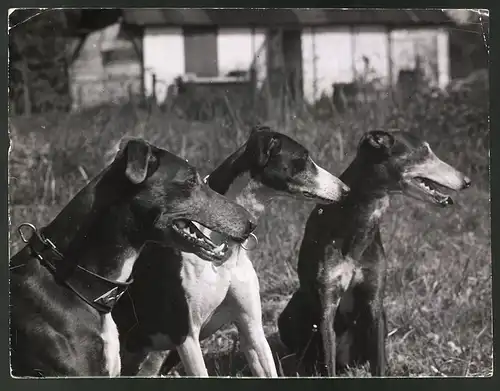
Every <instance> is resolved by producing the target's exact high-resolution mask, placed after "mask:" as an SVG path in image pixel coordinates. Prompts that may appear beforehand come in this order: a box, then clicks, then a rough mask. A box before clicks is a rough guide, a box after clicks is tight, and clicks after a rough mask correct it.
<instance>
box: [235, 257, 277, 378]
mask: <svg viewBox="0 0 500 391" xmlns="http://www.w3.org/2000/svg"><path fill="white" fill-rule="evenodd" d="M238 262H239V264H238V269H237V272H235V274H234V275H233V279H232V281H231V286H230V288H229V291H228V295H227V297H226V300H227V304H228V305H229V306H230V307H231V313H232V314H234V315H233V317H234V321H235V323H236V324H237V326H238V330H239V332H240V343H241V349H242V350H243V352H244V353H245V357H246V359H247V361H248V363H249V366H250V369H251V371H252V374H253V375H254V376H259V377H277V376H278V373H277V370H276V365H275V363H274V359H273V354H272V351H271V348H270V347H269V343H268V342H267V339H266V336H265V334H264V327H263V325H262V308H261V302H260V293H259V280H258V278H257V274H256V273H255V269H254V268H253V265H252V263H251V262H250V260H249V259H248V258H247V257H246V255H240V259H239V260H238Z"/></svg>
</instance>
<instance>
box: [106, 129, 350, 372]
mask: <svg viewBox="0 0 500 391" xmlns="http://www.w3.org/2000/svg"><path fill="white" fill-rule="evenodd" d="M207 183H208V184H209V186H210V187H211V188H212V189H214V190H215V191H217V192H218V193H220V194H224V195H226V196H227V197H228V198H230V199H232V200H235V202H236V203H238V204H239V205H241V206H243V207H245V208H246V209H247V210H248V211H249V212H250V213H251V214H252V216H253V217H254V219H255V220H257V219H258V217H259V216H260V215H262V214H263V213H264V212H265V205H266V204H267V203H268V202H269V200H270V199H272V198H274V197H277V196H287V197H295V198H298V199H302V200H310V201H315V202H322V203H331V202H337V201H339V200H342V199H343V198H344V197H345V195H346V194H347V192H348V188H347V186H345V185H344V184H343V183H342V182H341V181H340V180H339V179H338V178H336V177H335V176H333V175H332V174H330V173H328V172H327V171H326V170H324V169H323V168H321V167H319V166H318V165H317V164H316V163H315V162H314V161H313V160H312V158H311V156H310V154H309V152H308V151H307V150H306V148H304V147H303V146H302V145H301V144H299V143H297V142H296V141H294V140H293V139H291V138H289V137H287V136H285V135H283V134H281V133H278V132H275V131H272V130H271V129H269V128H266V127H256V128H254V129H253V132H252V133H251V135H250V136H249V138H248V140H247V142H246V143H245V144H244V145H243V146H242V147H240V148H239V149H238V150H237V151H236V152H234V153H233V154H232V155H231V156H229V157H228V158H227V159H226V160H225V161H224V162H223V163H222V164H221V165H220V166H219V167H217V168H216V169H215V170H214V171H213V172H212V173H211V174H210V176H209V177H208V178H207ZM204 233H205V234H206V235H210V238H211V240H212V241H213V242H214V243H216V244H220V246H226V244H225V243H224V242H221V235H219V234H218V233H214V232H210V231H209V230H207V229H205V230H204ZM244 247H245V245H244V246H241V245H240V244H239V243H235V242H230V243H229V250H228V252H227V254H228V255H227V256H225V257H222V258H221V257H219V258H217V259H216V258H214V257H206V256H198V255H195V254H189V253H186V252H182V251H180V250H177V249H175V248H172V247H170V248H167V247H160V246H157V245H155V246H154V247H153V246H150V247H149V249H147V250H146V251H145V252H144V254H143V255H141V257H144V258H147V259H144V262H142V261H141V262H139V263H140V264H141V266H140V270H138V274H137V277H136V280H137V281H136V283H135V284H134V286H133V287H131V289H130V290H129V292H130V296H131V301H129V300H123V301H121V302H120V303H119V305H118V306H117V307H116V308H115V311H114V312H113V316H115V318H116V320H117V324H118V327H119V329H120V335H121V336H122V337H123V341H124V346H125V348H126V349H125V350H128V351H131V352H134V354H131V355H130V356H129V357H132V358H131V359H130V360H129V363H130V365H126V364H125V358H124V372H123V374H124V375H140V376H153V375H157V374H158V373H159V371H160V367H161V365H162V363H163V361H164V358H165V357H166V355H167V351H169V350H172V351H171V353H170V356H169V357H168V359H167V360H166V361H165V365H164V366H163V370H164V371H168V370H169V368H170V367H171V366H172V365H174V364H177V363H178V362H179V359H181V360H182V363H183V365H184V369H185V370H186V373H187V374H188V375H191V376H207V375H208V373H207V369H206V366H205V363H204V360H203V355H202V351H201V348H200V342H199V341H200V339H204V338H207V337H208V336H210V335H211V334H213V333H214V332H215V331H217V330H218V329H219V328H221V327H222V326H223V325H225V324H227V323H231V322H234V323H235V324H236V325H237V327H238V330H239V334H240V342H241V344H240V346H241V348H242V350H243V351H244V353H245V356H246V358H247V360H248V362H249V365H250V369H251V370H252V373H253V374H254V375H255V376H269V377H274V376H277V372H276V366H275V363H274V360H273V356H272V353H271V350H270V348H269V344H268V342H267V340H266V336H265V335H264V330H263V326H262V313H261V302H260V293H259V281H258V279H257V274H256V272H255V270H254V267H253V265H252V262H251V260H250V257H249V253H248V252H247V251H246V250H245V248H244ZM165 259H166V260H168V261H162V260H165ZM134 309H135V310H134ZM131 326H135V327H133V328H132V330H130V331H129V329H130V327H131ZM173 349H175V350H173Z"/></svg>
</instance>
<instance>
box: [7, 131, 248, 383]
mask: <svg viewBox="0 0 500 391" xmlns="http://www.w3.org/2000/svg"><path fill="white" fill-rule="evenodd" d="M194 222H197V223H198V224H199V225H203V226H206V227H209V228H210V229H213V230H215V231H217V232H221V233H223V234H225V235H228V236H230V237H231V238H233V240H236V241H240V242H241V241H243V240H245V239H246V238H247V237H248V235H249V234H250V233H251V231H252V230H253V229H254V227H255V224H254V223H253V221H252V217H251V216H250V215H249V214H248V212H247V211H246V210H244V209H243V208H242V207H240V206H238V205H236V204H234V203H232V202H230V201H229V200H226V199H225V198H224V197H222V196H221V195H219V194H217V193H216V192H215V191H213V190H211V189H210V188H209V187H208V186H206V185H205V184H203V183H202V181H201V178H200V176H199V174H198V173H197V171H196V169H195V168H194V167H192V166H190V165H189V164H187V163H186V162H185V161H184V160H183V159H181V158H179V157H176V156H175V155H172V154H171V153H169V152H168V151H166V150H163V149H159V148H157V147H155V146H153V145H151V144H149V143H147V142H145V141H143V140H141V139H127V140H125V141H124V142H123V143H122V147H121V148H120V151H119V153H118V155H117V156H116V158H115V160H114V161H113V162H112V164H111V165H109V166H108V167H107V168H105V169H104V170H103V171H102V172H101V173H100V174H99V175H97V177H95V178H94V179H93V180H92V181H91V182H90V183H89V184H88V185H87V186H85V187H84V188H83V189H82V190H81V191H80V192H79V193H78V194H77V195H76V196H75V197H74V198H73V199H72V200H71V201H70V202H69V204H68V205H66V206H65V207H64V208H63V210H62V211H61V212H60V213H59V215H58V216H57V217H56V218H55V219H54V220H53V221H52V222H51V223H50V224H49V225H48V226H47V227H45V228H43V229H42V230H40V231H37V230H36V229H35V227H34V226H32V225H28V224H24V226H26V225H28V226H29V227H30V228H31V230H32V236H31V239H30V240H29V241H28V240H27V239H26V238H25V237H24V235H23V231H22V230H21V227H20V232H21V236H22V238H23V241H25V242H26V243H28V244H27V246H25V247H24V248H23V249H22V250H20V251H19V252H18V253H17V254H16V255H14V257H13V258H12V260H11V273H10V276H11V281H10V289H11V297H10V306H11V328H10V338H11V364H12V373H13V375H14V376H37V377H38V376H116V375H119V373H120V354H119V341H118V331H117V328H116V324H115V323H114V321H113V319H112V317H111V314H110V312H111V310H112V308H113V306H114V304H115V303H116V302H117V301H118V299H119V298H120V296H121V295H122V294H123V292H124V291H125V289H126V288H127V287H128V285H129V284H130V283H131V279H130V276H131V273H132V269H133V267H134V263H135V262H136V259H137V257H138V254H139V253H140V251H141V248H142V247H143V246H144V244H145V243H146V242H147V241H157V242H161V243H167V244H169V245H172V246H175V247H179V248H182V249H183V251H189V252H193V253H195V254H198V255H200V256H205V255H208V256H210V255H216V254H218V253H219V251H220V250H218V249H216V248H215V246H214V244H213V242H212V241H210V240H209V239H208V238H206V237H205V236H204V235H203V234H201V232H199V230H197V229H196V228H195V226H194ZM186 227H190V228H191V231H192V232H195V235H194V236H193V235H191V233H190V232H188V230H187V229H186ZM159 261H162V262H168V261H169V260H168V259H161V260H160V259H159Z"/></svg>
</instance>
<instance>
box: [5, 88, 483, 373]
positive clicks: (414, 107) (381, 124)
mask: <svg viewBox="0 0 500 391" xmlns="http://www.w3.org/2000/svg"><path fill="white" fill-rule="evenodd" d="M488 110H489V107H488V90H487V84H485V85H483V84H481V83H479V84H477V85H473V86H465V87H464V86H461V88H460V89H458V91H455V92H450V93H448V94H437V93H422V94H416V95H415V96H414V97H412V99H411V100H410V101H409V102H407V103H405V104H404V105H394V104H392V103H388V102H387V101H385V100H384V101H379V102H374V103H372V104H370V105H366V106H364V107H361V108H359V109H357V110H356V111H352V112H348V113H344V114H342V115H338V114H332V115H331V116H330V117H328V118H326V119H324V118H323V119H320V118H317V117H316V116H315V115H314V113H308V114H303V115H298V116H296V117H294V118H290V119H289V121H288V122H287V123H288V125H287V126H278V130H279V131H281V132H283V133H286V134H288V135H290V136H292V137H293V138H295V139H297V140H298V141H300V142H301V143H303V144H304V145H305V146H306V147H307V148H308V149H309V150H310V151H311V154H312V156H313V157H314V158H315V160H316V161H317V162H318V163H319V164H321V165H322V166H324V167H325V168H326V169H328V170H330V171H331V172H332V173H334V174H340V173H341V172H342V170H344V169H345V168H346V167H347V165H348V164H349V162H350V161H351V159H352V157H353V155H354V153H355V148H356V144H357V142H358V140H359V138H360V137H361V135H362V134H363V132H365V131H366V130H369V129H373V128H385V127H391V128H395V127H398V128H403V129H406V130H408V131H411V132H414V133H416V134H418V135H420V136H421V137H422V138H425V139H426V140H427V141H428V142H429V143H430V145H431V146H432V148H433V150H434V151H435V152H436V153H437V155H438V156H440V157H441V158H442V159H443V160H446V161H448V162H449V163H450V164H452V165H454V166H455V167H457V168H458V169H460V170H462V171H463V172H465V173H466V174H467V175H469V176H470V177H471V178H472V179H473V187H472V188H471V189H468V190H466V191H464V192H462V193H460V194H458V195H457V196H456V197H455V199H456V201H457V202H456V205H455V206H454V207H451V208H447V209H444V210H441V209H439V210H438V209H435V208H433V207H431V206H428V205H423V204H419V203H416V202H413V201H411V200H408V199H404V198H402V197H399V198H398V197H396V198H395V199H394V200H393V203H392V206H391V210H390V211H389V212H388V213H387V216H386V218H385V219H384V222H383V226H382V231H383V232H382V235H383V238H384V245H385V249H386V252H387V257H388V259H389V270H388V276H387V281H388V287H387V295H386V300H385V304H386V307H387V312H388V323H389V338H388V351H389V364H390V368H391V374H392V375H398V376H405V375H412V376H420V375H423V376H462V375H467V376H481V375H489V374H491V372H492V360H493V356H492V311H491V252H490V240H491V235H490V217H489V215H490V201H489V185H488V175H489V172H488V162H489V128H488ZM239 117H240V118H241V117H243V116H233V117H232V118H219V119H215V120H213V121H211V122H210V123H202V122H189V121H186V120H181V119H178V118H175V117H174V116H173V115H172V114H171V113H165V112H160V111H155V110H153V111H151V112H148V111H146V110H143V109H141V108H138V107H136V106H133V105H125V106H106V107H99V108H95V109H92V110H88V111H85V112H81V113H73V114H69V115H65V116H61V115H58V116H38V117H33V118H11V124H10V136H11V142H12V150H11V153H10V157H9V159H10V167H9V169H10V173H9V178H10V185H9V192H10V217H11V233H12V235H11V251H12V253H14V252H15V251H17V250H18V249H19V246H20V241H19V239H18V237H17V235H15V234H13V233H14V230H15V228H16V227H17V225H18V224H20V223H21V222H24V221H29V222H32V223H33V224H36V225H39V226H42V225H44V224H46V223H48V222H49V221H50V220H51V219H52V218H53V217H55V215H56V214H57V213H58V212H59V211H60V210H61V208H62V207H63V206H64V205H65V204H66V203H67V202H68V201H69V200H70V199H71V197H73V196H74V194H75V193H76V192H77V191H78V190H79V189H80V188H82V187H83V186H84V185H85V184H86V182H87V181H88V179H89V178H91V177H92V176H94V175H95V174H97V173H98V172H99V171H100V170H101V169H102V168H103V166H104V164H105V162H106V161H108V160H109V159H110V157H112V155H111V152H110V151H112V150H113V147H114V145H115V143H116V142H118V140H119V139H120V138H121V137H123V136H124V135H135V136H143V137H145V138H146V139H148V140H150V141H151V142H153V143H155V144H157V145H158V146H160V147H164V148H166V149H168V150H170V151H171V152H173V153H175V154H178V155H180V156H182V157H184V158H186V159H188V160H189V162H190V163H191V164H193V165H195V166H197V167H198V168H199V170H200V172H201V173H202V175H204V174H208V173H209V172H210V171H211V170H212V169H214V168H215V167H216V166H217V165H218V164H220V163H221V162H222V161H223V160H224V158H225V157H226V156H228V155H229V154H230V153H231V152H232V151H234V150H235V149H236V147H237V146H239V145H241V144H242V143H243V142H244V141H245V140H246V137H247V136H248V133H249V130H250V128H249V126H247V125H245V124H243V123H241V122H240V121H237V120H235V118H239ZM247 117H248V115H247ZM311 209H312V205H310V204H304V203H301V202H298V201H290V200H277V201H274V202H273V203H272V205H271V206H270V208H269V209H268V212H267V213H266V216H264V217H263V218H262V220H261V221H260V224H259V227H258V229H257V232H256V233H257V235H258V236H259V240H260V245H259V247H258V248H257V249H256V250H255V251H254V253H253V254H252V259H253V262H254V265H255V268H256V270H257V273H258V275H259V277H260V285H261V293H262V305H263V318H264V322H265V327H266V331H267V332H268V333H269V335H270V340H271V341H275V342H276V341H277V337H276V335H275V332H276V319H277V316H278V314H279V311H281V309H282V308H283V307H284V305H285V304H286V301H287V300H288V298H289V297H290V295H291V293H292V292H293V290H294V289H295V288H296V287H297V278H296V277H297V276H296V272H295V267H296V262H297V251H298V247H299V245H300V240H301V235H302V233H303V229H304V225H305V221H306V219H307V216H308V213H309V212H310V210H311ZM276 243H279V244H280V245H279V246H276V245H275V244H276ZM233 334H234V329H232V328H229V329H226V330H223V331H221V332H218V333H217V334H216V335H215V336H213V337H212V338H211V339H209V341H208V342H206V343H205V344H204V347H205V349H206V353H207V363H208V365H209V368H211V371H212V373H213V374H219V375H229V374H230V373H231V374H233V375H241V374H246V373H248V371H247V370H245V369H244V360H243V359H242V357H241V355H240V354H239V353H238V352H237V350H236V351H235V350H234V349H233V348H232V346H233V345H234V342H233V340H232V338H231V336H232V335H233ZM275 342H273V348H275V353H276V354H277V355H278V358H279V359H280V360H281V358H282V357H283V356H284V355H285V352H284V351H283V349H282V347H280V346H279V343H275ZM288 362H289V360H288V359H283V360H281V361H279V363H280V368H281V370H282V371H283V373H284V374H286V375H291V376H293V375H294V374H295V372H294V368H293V365H288ZM365 374H366V371H364V370H363V369H361V370H356V371H353V373H352V374H351V375H352V376H354V375H355V376H364V375H365Z"/></svg>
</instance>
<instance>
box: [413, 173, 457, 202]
mask: <svg viewBox="0 0 500 391" xmlns="http://www.w3.org/2000/svg"><path fill="white" fill-rule="evenodd" d="M412 182H413V184H414V185H415V186H416V187H417V188H418V189H419V190H420V191H422V192H423V193H424V194H426V195H428V196H430V198H431V199H432V201H434V202H435V203H436V204H438V205H440V206H448V205H453V199H452V198H451V197H450V196H449V195H448V194H444V193H442V192H441V191H439V188H446V186H443V185H440V184H439V183H437V182H434V181H433V180H430V179H428V178H423V177H415V178H413V179H412Z"/></svg>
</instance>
